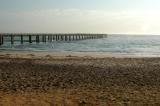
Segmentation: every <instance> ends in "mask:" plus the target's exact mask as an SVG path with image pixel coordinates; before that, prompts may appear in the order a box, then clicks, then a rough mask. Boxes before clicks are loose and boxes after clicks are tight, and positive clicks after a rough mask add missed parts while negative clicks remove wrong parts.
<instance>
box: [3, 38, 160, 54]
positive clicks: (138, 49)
mask: <svg viewBox="0 0 160 106" xmlns="http://www.w3.org/2000/svg"><path fill="white" fill-rule="evenodd" d="M17 39H18V38H17ZM0 50H30V51H72V52H104V53H143V54H156V55H158V54H160V36H153V35H152V36H149V35H146V36H142V35H140V36H131V35H128V36H127V35H124V36H123V35H109V36H108V37H107V38H103V39H92V40H82V41H71V42H63V41H58V42H56V41H54V42H52V43H40V44H36V43H33V44H28V43H24V44H23V45H21V44H20V42H19V41H17V42H15V44H14V45H11V44H10V42H6V43H5V44H4V45H3V46H0Z"/></svg>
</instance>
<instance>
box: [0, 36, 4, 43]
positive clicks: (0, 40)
mask: <svg viewBox="0 0 160 106" xmlns="http://www.w3.org/2000/svg"><path fill="white" fill-rule="evenodd" d="M2 44H3V43H2V35H0V45H2Z"/></svg>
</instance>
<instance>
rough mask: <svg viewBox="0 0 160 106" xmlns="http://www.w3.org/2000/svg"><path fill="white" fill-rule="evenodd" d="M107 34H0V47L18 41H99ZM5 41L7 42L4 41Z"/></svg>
mask: <svg viewBox="0 0 160 106" xmlns="http://www.w3.org/2000/svg"><path fill="white" fill-rule="evenodd" d="M105 37H107V34H11V33H1V34H0V45H3V44H4V43H5V42H6V41H7V42H10V43H11V44H14V42H15V41H19V42H20V43H21V44H23V43H24V42H28V43H33V42H36V43H40V42H53V41H76V40H86V39H99V38H105ZM5 39H7V40H5Z"/></svg>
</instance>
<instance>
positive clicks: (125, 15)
mask: <svg viewBox="0 0 160 106" xmlns="http://www.w3.org/2000/svg"><path fill="white" fill-rule="evenodd" d="M0 32H14V33H15V32H35V33H41V32H43V33H58V32H61V33H65V32H66V33H76V32H83V33H84V32H85V33H131V34H132V33H136V34H144V33H147V34H160V0H0Z"/></svg>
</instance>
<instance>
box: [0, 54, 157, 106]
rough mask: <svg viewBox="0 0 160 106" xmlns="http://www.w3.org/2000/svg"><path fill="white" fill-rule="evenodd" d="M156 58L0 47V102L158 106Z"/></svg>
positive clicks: (6, 105) (8, 105)
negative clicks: (1, 50) (6, 49)
mask: <svg viewBox="0 0 160 106" xmlns="http://www.w3.org/2000/svg"><path fill="white" fill-rule="evenodd" d="M159 100H160V58H151V57H150V58H146V57H138V58H137V57H132V58H128V57H120V58H119V57H114V56H108V57H107V56H106V57H103V56H101V57H96V56H89V55H86V56H84V55H83V56H82V55H72V54H65V53H62V54H61V53H58V52H57V54H56V52H55V54H54V53H47V52H45V53H42V52H21V53H18V52H12V53H11V52H7V53H6V52H1V53H0V106H62V105H63V106H146V105H149V106H150V105H152V106H159V105H160V101H159Z"/></svg>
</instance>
